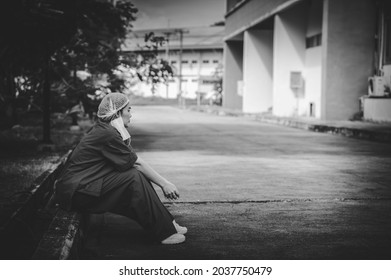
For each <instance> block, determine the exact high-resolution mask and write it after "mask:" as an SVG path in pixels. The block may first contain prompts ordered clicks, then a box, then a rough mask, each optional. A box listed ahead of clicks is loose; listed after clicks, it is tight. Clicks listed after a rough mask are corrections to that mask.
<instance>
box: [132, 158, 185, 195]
mask: <svg viewBox="0 0 391 280" xmlns="http://www.w3.org/2000/svg"><path fill="white" fill-rule="evenodd" d="M134 167H135V168H137V170H139V171H140V172H142V173H143V174H144V175H145V177H147V178H148V179H149V180H151V181H152V182H154V183H155V184H156V185H158V186H159V187H160V188H161V189H162V190H163V193H164V195H165V197H167V198H169V199H178V198H179V192H178V189H177V187H176V186H175V185H174V184H173V183H171V182H170V181H168V180H167V179H166V178H164V177H163V176H161V175H160V174H159V173H157V172H156V171H155V170H154V169H153V168H152V167H151V166H150V165H149V164H148V163H147V162H145V161H144V160H143V159H141V158H140V157H138V158H137V160H136V162H135V164H134Z"/></svg>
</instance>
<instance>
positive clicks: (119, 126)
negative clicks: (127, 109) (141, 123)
mask: <svg viewBox="0 0 391 280" xmlns="http://www.w3.org/2000/svg"><path fill="white" fill-rule="evenodd" d="M110 124H111V126H113V127H114V128H115V129H116V130H117V131H118V132H119V133H120V134H121V137H122V140H124V141H125V140H127V139H129V138H130V134H129V132H128V130H127V129H126V127H125V125H124V121H123V120H122V118H121V117H119V118H116V119H114V120H112V121H111V122H110Z"/></svg>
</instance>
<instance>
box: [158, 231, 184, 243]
mask: <svg viewBox="0 0 391 280" xmlns="http://www.w3.org/2000/svg"><path fill="white" fill-rule="evenodd" d="M185 240H186V237H185V236H184V235H183V234H179V233H174V234H173V235H171V236H170V237H167V238H166V239H164V240H163V241H162V244H164V245H171V244H179V243H183V242H185Z"/></svg>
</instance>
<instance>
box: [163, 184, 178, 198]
mask: <svg viewBox="0 0 391 280" xmlns="http://www.w3.org/2000/svg"><path fill="white" fill-rule="evenodd" d="M162 190H163V193H164V196H165V197H166V198H168V199H178V198H179V192H178V189H177V187H176V186H175V185H174V184H173V183H171V182H167V183H166V184H164V185H163V186H162Z"/></svg>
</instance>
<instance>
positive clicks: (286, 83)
mask: <svg viewBox="0 0 391 280" xmlns="http://www.w3.org/2000/svg"><path fill="white" fill-rule="evenodd" d="M307 15H308V6H307V5H296V6H295V7H293V8H292V9H289V10H287V11H285V12H283V13H281V14H279V15H276V16H275V21H274V32H275V33H274V52H273V53H274V61H273V64H274V65H273V79H274V83H273V114H274V115H277V116H295V115H298V113H299V111H298V109H299V108H298V107H299V106H300V100H301V99H302V98H301V97H300V98H299V97H297V96H298V93H300V95H301V96H302V91H303V89H302V90H300V91H299V92H296V90H293V89H291V87H290V85H291V83H290V81H291V80H290V79H291V72H301V73H302V74H303V71H304V63H305V36H306V30H307V21H308V20H307V18H308V17H307Z"/></svg>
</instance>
